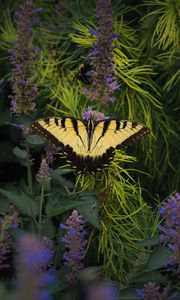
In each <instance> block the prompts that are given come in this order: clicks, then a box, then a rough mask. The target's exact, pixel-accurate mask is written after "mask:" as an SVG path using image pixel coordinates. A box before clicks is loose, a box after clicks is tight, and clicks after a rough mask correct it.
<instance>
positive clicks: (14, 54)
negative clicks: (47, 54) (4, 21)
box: [9, 1, 40, 116]
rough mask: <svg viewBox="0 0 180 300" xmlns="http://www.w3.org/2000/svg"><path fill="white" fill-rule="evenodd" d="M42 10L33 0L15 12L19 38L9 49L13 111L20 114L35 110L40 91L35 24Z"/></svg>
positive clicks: (10, 97)
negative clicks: (33, 29) (37, 72)
mask: <svg viewBox="0 0 180 300" xmlns="http://www.w3.org/2000/svg"><path fill="white" fill-rule="evenodd" d="M39 12H40V10H39V9H38V8H35V6H34V5H33V2H32V1H27V2H26V3H23V4H21V5H20V11H19V12H16V13H15V23H16V27H17V40H16V41H14V42H13V48H12V49H11V50H10V51H9V53H10V54H11V57H10V61H11V63H12V80H13V84H12V95H10V96H9V99H10V101H11V111H12V112H13V113H14V114H15V115H17V116H19V115H20V114H21V113H24V114H29V113H31V112H34V111H35V108H36V104H35V98H36V96H37V93H38V89H37V87H36V84H37V76H36V75H35V74H36V64H37V61H38V53H37V47H36V48H34V47H33V38H34V34H33V31H32V27H33V25H34V24H35V23H36V14H37V13H39Z"/></svg>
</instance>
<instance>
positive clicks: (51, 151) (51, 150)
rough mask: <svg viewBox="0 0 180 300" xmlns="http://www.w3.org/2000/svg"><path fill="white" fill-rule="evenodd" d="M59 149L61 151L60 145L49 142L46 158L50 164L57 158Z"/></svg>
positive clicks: (46, 148)
mask: <svg viewBox="0 0 180 300" xmlns="http://www.w3.org/2000/svg"><path fill="white" fill-rule="evenodd" d="M59 151H60V147H57V146H56V145H54V144H52V143H51V144H50V143H49V144H48V145H47V146H46V147H45V160H46V162H47V163H48V164H51V163H52V162H53V161H54V160H55V158H56V156H57V154H58V153H59Z"/></svg>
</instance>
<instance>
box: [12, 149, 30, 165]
mask: <svg viewBox="0 0 180 300" xmlns="http://www.w3.org/2000/svg"><path fill="white" fill-rule="evenodd" d="M13 153H14V155H15V156H16V157H17V159H18V161H19V163H20V164H21V165H22V166H27V152H26V151H25V150H22V149H20V148H19V147H17V146H16V147H15V148H14V149H13Z"/></svg>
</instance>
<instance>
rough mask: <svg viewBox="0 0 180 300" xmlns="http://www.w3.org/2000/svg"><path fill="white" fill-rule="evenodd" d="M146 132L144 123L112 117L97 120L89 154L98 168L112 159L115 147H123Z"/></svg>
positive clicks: (121, 148) (147, 130)
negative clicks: (118, 119) (113, 118)
mask: <svg viewBox="0 0 180 300" xmlns="http://www.w3.org/2000/svg"><path fill="white" fill-rule="evenodd" d="M148 132H149V129H148V128H147V127H146V126H145V125H143V124H139V123H136V122H131V121H126V120H122V121H117V120H112V119H107V120H103V121H99V122H97V123H96V126H95V130H94V133H93V138H92V142H91V147H90V150H89V155H90V157H92V159H93V160H94V161H95V162H96V166H97V168H98V169H100V168H102V167H103V166H107V165H108V164H109V162H110V161H111V160H112V159H113V157H114V153H115V149H120V150H123V149H125V148H126V147H128V146H130V145H131V144H133V143H135V142H136V141H137V140H138V139H139V138H141V137H142V136H143V135H145V134H147V133H148Z"/></svg>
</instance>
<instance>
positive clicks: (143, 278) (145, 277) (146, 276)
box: [129, 271, 165, 285]
mask: <svg viewBox="0 0 180 300" xmlns="http://www.w3.org/2000/svg"><path fill="white" fill-rule="evenodd" d="M152 281H155V282H158V283H162V282H164V281H165V278H164V277H163V276H162V275H161V274H160V273H159V272H157V271H154V272H149V273H143V274H141V275H139V276H137V277H135V278H132V279H131V280H130V281H129V283H130V284H132V283H138V284H142V285H143V284H144V283H147V282H152Z"/></svg>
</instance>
